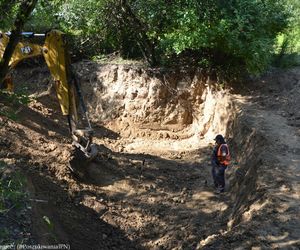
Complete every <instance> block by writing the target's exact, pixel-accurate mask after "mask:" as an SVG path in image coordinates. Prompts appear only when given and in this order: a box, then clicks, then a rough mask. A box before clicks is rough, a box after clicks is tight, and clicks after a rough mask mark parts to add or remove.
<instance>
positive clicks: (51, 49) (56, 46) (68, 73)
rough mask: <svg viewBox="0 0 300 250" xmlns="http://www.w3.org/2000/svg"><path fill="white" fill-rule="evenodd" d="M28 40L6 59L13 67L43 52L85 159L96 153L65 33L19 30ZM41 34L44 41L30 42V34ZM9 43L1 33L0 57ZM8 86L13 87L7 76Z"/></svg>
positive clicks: (71, 130) (24, 40)
mask: <svg viewBox="0 0 300 250" xmlns="http://www.w3.org/2000/svg"><path fill="white" fill-rule="evenodd" d="M22 35H23V36H25V37H27V39H22V41H21V42H19V43H18V44H17V46H16V48H15V50H14V53H13V55H12V57H11V60H10V62H9V67H10V70H12V69H13V68H14V67H15V66H16V65H17V64H18V63H19V62H20V61H22V60H24V59H27V58H30V57H36V56H40V55H42V56H43V57H44V58H45V61H46V64H47V66H48V68H49V70H50V73H51V75H52V77H53V79H54V82H55V88H56V93H57V98H58V102H59V104H60V108H61V111H62V114H63V115H64V116H66V117H67V120H68V123H69V128H70V132H71V135H72V138H73V145H74V146H76V147H77V148H78V149H80V150H81V151H82V152H83V153H84V154H85V155H86V156H87V157H88V158H93V157H95V155H96V154H97V152H96V150H95V148H93V147H92V136H93V129H92V127H91V124H90V121H89V119H88V114H87V109H86V107H85V104H84V101H83V97H82V94H81V88H80V84H79V81H78V78H77V77H76V75H75V73H74V71H73V70H72V67H71V63H70V58H69V54H68V49H67V42H66V39H65V36H64V33H62V32H61V31H58V30H51V31H49V32H47V33H46V34H34V33H30V32H24V33H22ZM35 36H42V37H44V38H45V41H44V44H43V45H39V44H35V43H30V42H29V41H27V40H30V37H35ZM8 42H9V33H1V32H0V57H2V56H3V53H4V50H5V47H6V46H7V44H8ZM6 80H7V81H8V83H9V84H8V89H13V86H12V81H11V80H9V77H7V79H6Z"/></svg>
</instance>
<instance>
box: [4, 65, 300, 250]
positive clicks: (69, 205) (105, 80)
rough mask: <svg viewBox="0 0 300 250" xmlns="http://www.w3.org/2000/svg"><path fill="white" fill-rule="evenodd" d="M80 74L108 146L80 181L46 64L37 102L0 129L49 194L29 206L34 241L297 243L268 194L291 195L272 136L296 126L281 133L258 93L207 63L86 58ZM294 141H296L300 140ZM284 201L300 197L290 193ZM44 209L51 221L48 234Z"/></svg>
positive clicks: (33, 188) (79, 245)
mask: <svg viewBox="0 0 300 250" xmlns="http://www.w3.org/2000/svg"><path fill="white" fill-rule="evenodd" d="M76 70H77V73H78V74H79V76H80V79H81V83H82V88H83V93H85V100H86V103H87V107H88V110H89V114H90V118H91V121H92V125H93V127H94V129H95V143H96V144H97V145H98V148H99V151H100V154H99V156H98V158H97V159H96V161H94V162H92V163H89V164H84V165H83V166H82V167H83V168H84V169H86V176H85V177H84V178H83V179H80V180H78V179H76V178H74V176H72V174H71V173H70V171H69V169H68V168H67V167H66V166H67V164H68V162H69V160H70V150H71V147H70V146H68V143H69V142H70V141H69V139H66V134H67V125H66V123H65V121H64V119H63V118H62V117H61V115H60V113H59V110H58V105H57V103H56V100H55V97H53V96H52V95H51V94H50V95H49V94H48V92H49V91H48V92H47V91H46V90H47V89H48V86H49V79H50V78H49V76H47V73H46V72H45V71H43V69H40V68H39V69H35V73H36V77H35V79H30V81H27V82H26V83H25V84H26V86H27V87H28V90H29V91H31V92H32V93H34V94H35V95H36V96H37V100H36V101H35V102H33V103H31V104H30V108H28V109H23V110H21V111H20V116H21V117H22V119H20V121H19V123H11V128H10V129H8V128H7V127H6V130H5V128H2V129H1V137H2V136H3V135H4V133H6V134H7V135H8V136H9V138H10V140H11V146H10V147H11V148H14V154H13V155H10V157H7V156H6V158H15V159H19V160H16V161H15V164H16V165H17V166H20V167H21V168H22V169H24V171H25V172H26V175H27V176H28V180H29V191H30V194H31V197H32V200H46V201H47V203H39V202H33V204H32V212H31V218H32V233H33V239H34V240H35V241H36V242H39V243H69V244H71V247H72V249H134V248H136V249H142V248H146V249H195V248H198V249H202V248H204V249H221V248H225V249H227V248H228V249H229V248H232V247H238V246H243V247H250V246H256V245H258V246H260V245H264V246H266V247H278V246H280V244H290V245H291V246H293V245H292V244H298V243H297V242H296V243H295V241H296V240H297V238H296V235H297V234H296V233H290V230H292V229H293V227H292V226H286V227H282V228H280V230H279V229H278V226H277V227H276V228H277V229H278V230H277V231H276V230H275V229H274V223H275V222H274V221H276V220H278V219H280V218H279V217H276V216H278V213H279V212H278V211H277V210H276V209H279V210H280V209H282V211H283V207H282V206H280V207H279V206H277V204H278V202H279V201H280V199H281V197H279V196H278V197H276V196H274V195H273V194H272V192H271V191H270V190H273V191H274V190H277V189H278V188H279V189H280V190H281V192H283V193H284V192H285V190H286V192H288V189H289V188H290V186H288V184H287V183H288V182H289V181H288V180H289V179H287V180H286V179H285V177H288V178H290V176H286V173H285V172H282V171H281V169H280V164H281V162H280V161H279V160H276V159H275V158H274V157H270V155H269V152H270V151H273V150H276V148H275V149H274V147H273V145H274V142H275V140H280V139H281V137H286V138H287V136H292V134H293V133H294V130H289V129H290V127H289V126H288V125H286V127H284V129H282V130H281V132H282V133H281V134H276V133H275V132H274V131H275V130H274V131H273V130H272V129H273V127H272V126H273V121H274V119H275V121H276V122H277V123H282V124H283V123H284V120H282V119H283V118H282V117H281V116H277V115H276V114H274V112H271V111H267V110H264V111H263V110H260V109H261V107H260V106H259V103H258V102H257V100H256V99H254V98H253V95H252V98H250V96H248V95H241V94H240V93H239V94H233V93H232V92H233V91H232V90H230V89H229V88H224V86H222V88H221V87H220V85H218V84H217V83H216V82H215V81H214V80H213V79H211V78H209V77H207V76H205V75H204V74H203V73H202V72H201V71H199V70H194V71H165V72H162V71H156V70H145V69H141V68H139V67H134V66H126V65H100V64H97V63H94V62H82V63H79V64H77V65H76ZM23 71H24V72H26V74H29V73H28V71H29V70H28V69H27V70H26V69H20V70H19V74H16V80H17V82H21V81H20V80H21V79H22V80H23V79H24V75H23V73H24V72H23ZM20 72H21V73H20ZM295 75H297V74H296V73H295ZM297 77H298V75H297ZM27 79H28V78H27ZM298 79H300V77H299V78H298ZM23 82H24V81H23ZM29 82H30V84H29ZM41 82H43V84H40V85H38V83H41ZM34 86H39V87H38V88H36V87H34ZM45 91H46V92H45ZM50 92H51V91H50ZM247 93H248V94H249V92H247ZM257 110H260V111H257ZM28 117H30V121H29V119H28ZM265 117H268V118H265ZM43 120H44V121H43ZM266 131H269V132H268V133H266ZM272 131H273V132H272ZM219 133H221V134H224V135H225V137H226V138H227V141H228V144H229V146H230V149H231V153H232V156H233V161H232V164H231V166H230V167H229V169H228V170H227V173H226V178H227V190H226V193H225V194H222V195H217V194H215V193H214V189H213V188H212V180H211V174H210V171H211V170H210V168H211V167H210V155H211V151H212V146H213V144H212V142H213V140H212V139H213V138H214V136H215V135H216V134H219ZM291 140H294V146H295V148H297V146H296V145H297V143H298V141H297V140H298V139H297V138H296V137H295V138H294V137H293V138H291ZM282 147H284V143H283V144H282ZM293 149H294V148H293ZM291 150H292V148H291ZM24 156H26V157H24ZM293 156H295V157H296V153H295V154H294V155H293ZM3 157H4V156H3ZM20 159H21V160H20ZM297 159H298V158H295V159H294V160H297ZM270 166H272V167H273V168H272V170H271V169H270ZM275 166H276V167H275ZM292 167H293V165H292V163H291V168H292ZM274 179H276V181H277V182H278V183H279V184H278V183H277V182H276V183H277V184H276V183H274ZM267 187H268V188H267ZM286 202H287V203H288V204H292V198H291V197H290V198H286ZM281 205H282V204H281ZM274 206H275V207H276V209H274ZM291 207H293V208H295V207H296V204H294V205H291ZM275 210H276V211H277V212H276V211H275ZM280 211H281V210H280ZM293 211H294V210H291V212H289V216H291V214H292V213H294V212H293ZM295 211H298V210H295ZM44 216H47V217H48V218H49V219H50V220H51V222H52V224H53V225H54V227H53V228H54V229H53V228H52V229H51V230H50V231H49V227H47V225H45V222H44V220H43V218H45V217H44ZM281 219H282V218H281ZM259 221H263V222H264V223H265V225H266V227H264V228H263V229H262V228H260V227H259V226H260V223H259ZM286 221H287V220H286ZM282 225H285V224H282ZM288 225H289V224H288ZM284 230H285V231H284ZM286 232H288V234H284V233H286ZM282 235H286V237H284V238H282ZM272 237H273V238H272ZM276 237H277V238H276ZM272 239H273V240H272ZM278 239H281V240H278ZM288 242H294V243H288Z"/></svg>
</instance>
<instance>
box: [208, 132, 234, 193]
mask: <svg viewBox="0 0 300 250" xmlns="http://www.w3.org/2000/svg"><path fill="white" fill-rule="evenodd" d="M214 140H215V141H216V146H215V147H214V150H213V153H212V157H211V164H212V177H213V180H214V185H215V188H216V189H217V193H223V192H224V190H225V170H226V168H227V166H228V165H229V163H230V152H229V148H228V145H227V143H226V142H225V139H224V137H223V136H222V135H217V136H216V138H215V139H214Z"/></svg>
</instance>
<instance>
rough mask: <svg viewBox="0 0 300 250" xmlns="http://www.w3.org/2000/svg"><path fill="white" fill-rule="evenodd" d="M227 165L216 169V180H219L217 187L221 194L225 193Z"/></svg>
mask: <svg viewBox="0 0 300 250" xmlns="http://www.w3.org/2000/svg"><path fill="white" fill-rule="evenodd" d="M226 168H227V167H226V166H225V165H219V166H218V167H216V180H217V185H218V188H219V190H220V191H221V192H223V191H224V189H225V170H226Z"/></svg>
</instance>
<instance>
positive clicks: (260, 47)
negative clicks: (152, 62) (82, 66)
mask: <svg viewBox="0 0 300 250" xmlns="http://www.w3.org/2000/svg"><path fill="white" fill-rule="evenodd" d="M291 1H294V2H295V3H296V2H297V0H226V1H225V0H216V1H205V0H201V1H199V0H174V1H166V0H148V1H142V0H127V1H125V0H122V1H119V0H87V1H81V0H66V1H45V0H43V1H41V2H40V4H39V5H38V6H37V8H36V9H35V11H34V13H33V15H32V18H31V20H30V23H29V24H28V25H29V26H28V27H31V28H32V29H33V30H35V28H36V29H37V30H40V29H42V27H44V28H45V29H47V28H53V27H55V28H59V29H61V30H63V31H64V32H66V33H68V34H70V35H72V38H70V40H71V47H72V51H73V52H74V53H76V54H77V55H79V56H80V57H82V56H86V57H95V56H98V55H101V54H107V53H112V52H116V51H119V52H120V54H121V55H122V56H123V57H127V58H139V57H141V56H142V55H144V56H146V57H151V56H152V57H153V58H154V57H156V58H157V59H158V60H159V62H160V64H162V63H166V64H168V63H170V62H172V61H175V62H177V60H178V58H181V57H187V58H189V57H194V58H195V61H196V62H197V63H198V65H201V66H202V67H208V68H210V67H213V68H219V69H222V70H223V71H225V72H230V71H232V70H234V71H236V72H243V71H245V70H246V71H248V72H251V73H255V74H256V73H259V72H261V71H263V70H264V69H265V68H266V67H267V66H268V64H269V63H270V61H271V58H272V53H273V52H274V44H275V41H276V40H275V39H276V37H277V36H278V34H279V33H282V32H284V31H285V30H287V28H288V27H292V26H293V27H296V23H295V21H293V20H295V18H296V17H298V19H299V16H300V15H299V14H295V13H296V12H297V10H296V9H297V8H298V10H299V6H298V7H297V8H296V5H295V7H293V8H291V7H290V5H288V4H287V3H288V2H291ZM292 17H293V18H294V19H293V18H292ZM292 23H293V24H292ZM297 27H299V26H297ZM293 30H294V31H295V32H296V33H297V32H299V29H298V30H296V29H295V28H293ZM286 34H287V32H286ZM294 37H297V36H296V35H295V36H294ZM289 40H291V39H289ZM294 40H295V41H296V40H297V39H294ZM298 41H299V40H298Z"/></svg>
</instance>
